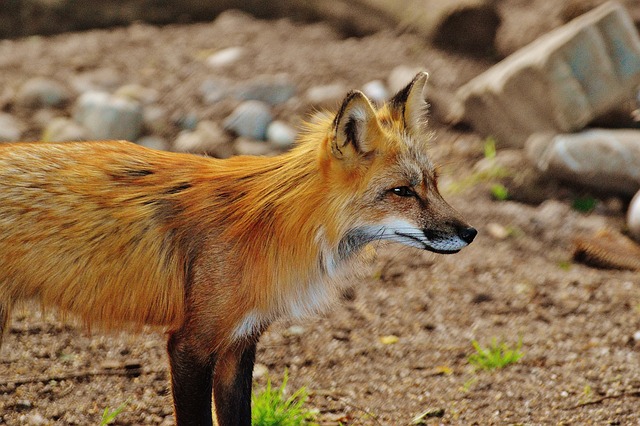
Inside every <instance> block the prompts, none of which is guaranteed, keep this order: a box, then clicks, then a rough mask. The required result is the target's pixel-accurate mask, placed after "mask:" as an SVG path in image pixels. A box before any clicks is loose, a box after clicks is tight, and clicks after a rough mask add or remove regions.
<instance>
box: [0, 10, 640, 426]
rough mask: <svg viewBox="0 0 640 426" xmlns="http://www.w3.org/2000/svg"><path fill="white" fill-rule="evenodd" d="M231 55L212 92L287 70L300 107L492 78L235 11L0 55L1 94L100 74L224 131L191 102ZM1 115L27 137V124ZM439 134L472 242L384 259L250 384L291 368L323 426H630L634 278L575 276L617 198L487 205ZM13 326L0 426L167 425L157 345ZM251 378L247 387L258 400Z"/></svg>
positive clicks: (419, 54)
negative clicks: (315, 97) (406, 72)
mask: <svg viewBox="0 0 640 426" xmlns="http://www.w3.org/2000/svg"><path fill="white" fill-rule="evenodd" d="M554 4H556V2H553V1H547V2H545V1H533V2H521V1H516V0H513V1H508V2H507V1H505V2H503V6H502V9H501V10H502V12H503V13H504V14H505V22H506V23H505V28H507V29H511V31H512V34H508V33H506V34H499V37H500V39H499V43H502V44H503V45H511V46H513V43H515V41H513V40H516V39H517V38H518V37H517V36H514V35H513V34H516V33H517V34H519V32H516V31H515V29H516V28H517V25H516V24H517V19H519V18H518V17H519V16H523V13H524V12H527V13H528V15H527V16H528V19H526V20H525V21H523V22H526V23H527V25H529V26H530V27H531V28H526V26H525V28H520V29H518V31H522V32H526V33H527V37H530V36H531V34H533V33H535V31H542V30H546V29H548V28H550V27H553V26H555V25H558V24H559V21H558V18H557V16H558V15H557V13H558V11H557V9H558V8H557V7H555V8H554V6H553V5H554ZM550 11H551V12H550ZM510 12H512V14H511V15H510V14H509V13H510ZM531 14H534V16H535V17H536V18H537V19H533V18H532V17H531ZM534 24H535V25H534ZM517 34H516V35H517ZM229 46H244V47H245V48H247V49H248V51H249V52H250V54H249V55H247V57H246V59H245V60H242V61H241V62H239V63H238V64H237V65H233V66H231V67H229V68H226V69H224V70H223V71H221V72H219V73H218V74H217V75H218V76H223V77H227V78H230V79H233V80H236V81H242V80H245V79H251V78H254V77H255V76H257V75H260V74H277V73H285V74H287V75H288V77H289V78H290V79H291V80H292V81H293V82H295V84H296V85H297V87H298V90H299V93H300V94H303V93H304V92H305V91H306V89H307V88H309V87H311V86H313V85H319V84H327V83H332V82H336V81H337V82H342V83H344V84H345V85H346V86H347V87H352V88H359V87H361V86H362V85H363V84H364V83H366V82H368V81H371V80H373V79H386V77H387V76H388V75H389V72H390V71H391V70H392V69H393V68H394V67H396V66H397V65H408V66H419V67H423V68H425V69H427V70H428V71H429V72H430V74H431V76H432V80H431V81H432V83H433V84H434V85H435V86H437V87H438V88H439V89H440V90H442V91H444V93H445V94H446V93H451V92H453V90H454V89H455V88H457V87H459V86H460V85H461V84H463V83H464V82H466V81H467V80H469V79H470V78H472V77H473V76H475V75H476V74H478V73H480V72H481V71H482V70H484V69H486V68H488V67H489V66H490V65H491V64H492V63H493V62H494V61H495V58H484V59H483V58H471V57H465V56H462V55H456V54H451V53H448V52H445V51H442V50H437V49H434V48H432V47H430V46H426V45H424V44H423V43H422V42H421V40H420V39H419V38H418V37H416V36H414V35H411V34H406V33H397V32H391V31H389V32H383V33H379V34H375V35H372V36H369V37H366V38H361V39H343V38H341V37H340V36H339V35H338V34H336V33H335V32H334V31H333V30H331V29H330V28H329V27H327V26H325V25H323V24H305V25H301V24H293V23H291V22H289V21H287V20H279V21H274V22H266V21H258V20H254V19H252V18H250V17H247V16H246V15H241V14H238V13H227V14H225V15H223V16H222V17H220V18H219V19H218V20H216V21H214V22H212V23H206V24H195V25H186V26H169V27H165V28H154V27H150V26H144V25H133V26H131V27H129V28H122V29H114V30H109V31H90V32H87V33H83V34H65V35H60V36H55V37H50V38H37V37H33V38H28V39H24V40H15V41H0V95H1V94H2V91H3V88H4V90H5V93H6V90H7V88H11V87H13V88H15V87H18V86H19V85H20V84H21V83H22V82H24V81H26V80H27V79H28V78H31V77H33V76H47V77H51V78H54V79H56V80H57V81H60V82H67V81H70V80H71V79H73V78H76V77H78V76H79V75H85V76H87V75H96V74H98V73H100V72H104V70H105V69H106V70H109V71H108V72H109V73H111V75H113V76H115V78H116V79H117V80H118V83H119V84H124V83H139V84H141V85H143V86H145V87H151V88H154V89H156V90H158V91H159V92H160V93H161V95H162V97H161V99H160V101H159V103H160V104H161V105H162V106H163V107H165V108H167V109H168V110H169V111H170V113H171V116H179V115H180V114H182V115H184V114H187V113H192V114H195V115H196V116H197V117H198V118H200V119H205V118H206V119H213V120H221V119H222V118H224V116H225V115H226V114H228V112H229V111H230V110H231V108H232V106H233V105H232V104H229V103H225V102H221V103H220V104H219V105H214V106H211V105H205V104H203V103H202V101H201V100H200V96H199V95H198V88H199V86H200V84H201V83H202V81H203V80H204V79H206V78H207V77H210V76H211V75H212V73H213V72H212V71H211V69H209V68H207V66H206V64H205V63H204V58H206V56H207V54H208V53H211V52H214V51H216V50H218V49H221V48H225V47H229ZM0 98H1V96H0ZM2 106H3V108H4V109H5V110H8V111H9V112H11V113H12V114H14V115H15V116H16V117H18V118H20V119H21V120H23V121H24V122H25V123H26V124H27V126H28V131H27V133H26V134H27V137H28V138H36V137H37V135H38V134H39V132H40V131H41V127H42V125H41V124H40V123H39V121H38V116H36V115H34V114H33V111H28V110H20V109H19V108H16V107H14V106H12V105H11V103H10V102H6V103H4V104H3V105H2ZM435 107H437V105H435ZM50 113H51V114H53V115H58V114H68V111H67V110H66V109H64V108H63V109H61V110H57V111H52V112H50ZM308 113H309V108H308V106H307V105H305V103H304V102H303V101H302V100H301V97H299V98H296V99H293V100H291V101H289V102H287V103H286V104H284V105H282V106H280V107H278V108H277V109H276V115H277V116H278V118H280V119H283V120H285V121H288V122H289V123H291V124H293V125H298V124H299V123H300V120H302V119H303V118H304V117H305V116H306V115H307V114H308ZM39 115H40V116H42V115H43V114H42V113H41V114H39ZM496 119H499V118H498V117H497V118H496ZM432 124H433V128H434V130H435V132H436V139H435V142H434V146H433V157H434V159H435V161H436V162H437V163H440V164H441V165H442V166H443V178H442V180H441V188H442V191H443V193H444V194H445V197H446V198H447V199H448V200H449V201H450V202H451V203H452V204H453V205H454V206H455V207H456V208H457V209H459V210H460V211H461V212H462V213H463V214H464V215H465V216H466V217H467V219H468V220H469V221H470V223H472V224H473V225H475V226H476V227H477V228H478V230H479V235H478V237H477V239H476V241H475V242H474V243H473V244H472V245H471V246H470V247H468V248H466V249H464V250H463V251H462V252H461V253H459V254H457V255H452V256H442V255H435V254H429V253H423V252H420V251H417V250H412V249H406V248H402V247H399V246H386V247H381V248H380V250H379V251H380V257H379V259H378V261H377V262H376V264H375V265H374V266H373V267H372V269H371V271H370V272H368V273H367V278H365V279H363V280H361V281H359V282H354V283H353V292H351V293H350V294H349V295H347V296H348V297H345V298H344V300H342V301H341V302H340V303H337V304H336V305H335V307H334V308H333V309H332V310H331V311H329V312H327V314H326V315H324V316H319V317H316V318H312V319H310V320H308V321H304V322H299V323H291V322H280V323H277V324H275V325H274V326H273V327H272V328H271V329H270V330H269V331H268V332H267V333H266V334H265V335H264V337H263V338H262V340H261V343H260V345H259V353H258V359H257V362H258V363H259V364H260V366H259V368H258V370H260V371H263V372H264V370H265V369H266V371H268V374H269V375H270V376H271V377H272V378H273V380H274V381H275V382H276V383H280V381H281V378H282V375H283V373H284V371H285V369H288V371H289V376H290V382H289V383H290V389H297V388H298V387H300V386H306V387H307V389H308V391H309V394H310V398H309V402H308V405H309V406H310V407H312V408H315V409H317V410H318V411H319V422H320V424H322V425H337V424H338V423H339V422H342V423H343V424H349V425H408V424H411V421H412V419H413V418H414V417H415V416H417V415H419V414H421V413H424V412H426V411H430V413H431V417H427V418H426V420H425V424H433V425H435V424H463V425H468V424H478V425H486V424H496V425H502V424H531V425H538V424H573V425H584V424H598V425H605V424H609V425H635V424H640V408H638V407H640V342H639V341H637V340H634V333H637V332H638V331H639V330H640V274H639V273H637V272H630V271H617V270H601V269H594V268H591V267H588V266H585V265H582V264H579V263H574V262H572V261H571V249H572V243H573V239H574V238H576V237H578V236H580V235H583V234H589V233H591V232H593V231H595V230H598V229H600V228H602V227H605V226H609V227H611V228H614V229H622V227H623V223H624V211H625V200H619V199H617V198H614V197H605V198H604V199H602V200H601V202H600V203H599V205H598V207H597V208H596V209H595V210H594V211H593V212H592V213H590V214H583V213H579V212H576V211H575V210H572V209H571V198H572V197H573V196H575V195H576V194H580V192H579V191H575V190H572V189H571V188H566V187H559V188H556V189H554V190H549V193H548V194H547V197H546V198H547V200H546V201H544V202H543V203H541V204H538V205H532V204H523V203H518V202H515V201H494V200H492V198H491V196H490V194H489V191H488V190H487V185H486V184H484V183H482V184H478V185H466V186H465V185H462V188H461V185H460V182H465V179H466V178H467V177H468V176H470V175H471V174H472V168H473V166H474V164H475V163H476V162H478V161H479V160H481V159H482V158H483V140H482V139H481V138H480V137H479V136H477V135H475V134H474V133H472V132H471V131H465V130H464V129H462V130H460V129H452V128H449V127H447V126H444V125H442V124H440V123H438V122H437V121H436V120H432ZM171 132H172V131H171V130H169V131H167V135H165V136H171ZM467 181H468V180H467ZM456 184H457V185H456ZM454 188H456V189H455V190H454ZM497 226H499V227H502V228H503V229H506V230H507V231H508V232H507V235H506V236H501V235H499V232H496V231H495V229H496V227H497ZM12 319H13V324H12V327H11V329H10V332H9V334H8V335H7V337H6V340H5V345H4V347H3V348H2V351H1V352H0V424H7V425H21V424H34V425H36V424H43V425H48V424H56V425H67V424H79V425H89V424H98V423H99V420H100V417H101V414H102V411H103V410H104V409H105V408H107V407H109V408H112V409H113V408H115V407H118V406H119V405H121V404H123V403H125V402H126V406H125V408H124V410H123V412H122V413H121V414H120V415H119V416H118V417H117V420H116V422H115V424H120V425H137V424H165V425H168V424H173V419H172V416H171V414H172V408H171V397H170V390H169V382H168V372H167V362H166V354H165V339H164V336H163V334H162V333H161V332H154V331H149V332H148V333H142V334H126V333H122V334H106V335H104V334H100V333H99V332H95V331H94V332H93V334H89V333H88V332H87V330H86V329H84V328H83V327H81V326H76V325H74V324H73V322H70V321H62V320H61V319H60V318H59V317H57V316H55V315H54V313H52V312H46V313H44V314H43V313H42V312H41V311H40V310H39V308H38V307H26V308H24V309H18V310H16V311H15V312H14V314H13V316H12ZM384 336H396V337H397V342H396V343H389V341H385V342H386V343H387V344H385V343H383V341H384V339H383V341H381V337H384ZM494 338H496V339H498V340H504V341H506V342H509V343H512V344H516V343H517V342H518V341H519V340H520V339H521V341H522V351H523V352H524V357H523V358H522V360H521V361H520V362H519V363H517V364H515V365H511V366H509V367H507V368H504V369H501V370H496V371H492V372H487V371H475V370H474V369H473V368H472V367H470V365H469V363H468V361H467V356H468V355H470V354H471V353H472V352H473V347H472V343H471V342H472V341H473V340H477V341H479V342H480V343H481V344H488V343H490V342H491V340H492V339H494ZM392 341H393V340H392ZM258 376H259V377H257V379H256V385H255V388H256V389H259V388H260V387H262V386H263V385H264V383H265V375H264V374H262V375H260V374H259V375H258Z"/></svg>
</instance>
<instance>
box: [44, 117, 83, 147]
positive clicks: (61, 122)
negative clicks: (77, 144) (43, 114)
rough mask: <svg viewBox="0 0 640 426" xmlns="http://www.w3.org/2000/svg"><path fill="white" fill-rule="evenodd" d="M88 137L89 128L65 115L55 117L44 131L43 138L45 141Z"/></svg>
mask: <svg viewBox="0 0 640 426" xmlns="http://www.w3.org/2000/svg"><path fill="white" fill-rule="evenodd" d="M87 139H88V132H87V129H85V128H84V127H82V126H81V125H79V124H78V123H76V122H75V121H73V120H70V119H68V118H65V117H58V118H54V119H53V120H51V122H50V123H49V124H48V125H47V126H46V127H45V129H44V131H43V132H42V140H43V141H45V142H68V141H82V140H87Z"/></svg>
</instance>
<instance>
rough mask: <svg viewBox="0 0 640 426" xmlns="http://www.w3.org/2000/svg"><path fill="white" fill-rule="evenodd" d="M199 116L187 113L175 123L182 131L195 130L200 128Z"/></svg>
mask: <svg viewBox="0 0 640 426" xmlns="http://www.w3.org/2000/svg"><path fill="white" fill-rule="evenodd" d="M198 121H199V120H198V116H197V115H195V114H193V113H187V114H185V115H183V116H181V117H178V118H177V119H176V120H175V123H176V124H177V125H178V127H180V128H181V129H182V130H195V129H196V127H198Z"/></svg>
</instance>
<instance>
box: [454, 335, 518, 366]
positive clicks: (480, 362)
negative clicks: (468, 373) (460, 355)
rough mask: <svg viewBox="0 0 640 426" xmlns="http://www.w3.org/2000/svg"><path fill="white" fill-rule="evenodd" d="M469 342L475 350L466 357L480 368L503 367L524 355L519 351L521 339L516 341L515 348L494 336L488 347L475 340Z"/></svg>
mask: <svg viewBox="0 0 640 426" xmlns="http://www.w3.org/2000/svg"><path fill="white" fill-rule="evenodd" d="M471 343H472V345H473V347H474V348H475V350H476V352H475V353H473V354H471V355H469V357H468V358H467V359H468V361H469V363H470V364H471V365H473V366H474V367H476V368H478V369H481V370H495V369H496V368H503V367H506V366H507V365H509V364H514V363H516V362H518V361H519V360H520V358H522V357H523V356H524V353H522V352H521V351H520V349H522V339H521V340H519V341H518V344H517V345H516V347H515V348H511V346H510V345H507V344H506V343H505V342H500V343H498V341H497V340H496V339H495V338H494V339H493V340H492V341H491V344H490V345H489V347H488V348H482V347H481V346H480V344H479V343H478V342H477V341H476V340H474V341H473V342H471Z"/></svg>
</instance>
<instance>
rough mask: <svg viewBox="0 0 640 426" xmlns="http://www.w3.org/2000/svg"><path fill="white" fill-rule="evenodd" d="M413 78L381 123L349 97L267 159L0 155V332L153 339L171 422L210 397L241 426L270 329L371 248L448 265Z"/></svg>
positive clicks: (20, 147) (190, 414)
mask: <svg viewBox="0 0 640 426" xmlns="http://www.w3.org/2000/svg"><path fill="white" fill-rule="evenodd" d="M426 79H427V76H426V73H421V74H418V76H416V78H415V79H414V80H413V82H411V84H409V85H408V86H407V87H406V88H405V89H404V90H402V91H401V92H399V93H398V94H397V95H396V96H395V97H394V98H393V99H392V100H391V101H389V102H388V103H387V104H385V105H384V106H382V107H381V108H379V109H376V108H374V107H373V106H372V105H371V103H370V102H369V101H368V100H367V98H366V97H365V96H364V95H363V94H362V93H360V92H351V93H350V94H348V95H347V97H346V98H345V100H344V102H343V103H342V106H341V108H340V110H339V112H338V113H337V114H325V115H323V116H321V117H319V118H318V119H317V120H316V121H315V122H313V123H311V124H309V125H308V128H307V129H306V132H305V134H304V136H302V137H301V140H300V141H299V143H298V145H297V146H296V147H295V148H294V149H293V150H291V151H290V152H288V153H285V154H282V155H280V156H277V157H271V158H267V157H251V156H238V157H233V158H230V159H227V160H218V159H213V158H206V157H200V156H195V155H188V154H177V153H169V152H161V151H154V150H149V149H146V148H142V147H139V146H137V145H134V144H131V143H128V142H119V141H110V142H73V143H64V144H50V143H18V144H0V336H1V335H2V332H3V331H6V328H7V325H8V318H9V313H10V310H11V307H12V306H13V305H14V304H15V303H16V302H19V301H21V300H29V299H34V300H39V301H40V302H41V303H42V304H43V305H44V306H56V307H58V308H60V309H61V310H62V311H65V312H69V313H72V314H74V315H76V316H78V317H79V318H81V319H82V320H83V321H85V322H86V323H87V324H95V325H99V326H102V327H107V328H111V327H122V326H131V325H134V326H135V325H144V324H150V325H157V326H163V327H165V328H166V329H167V331H168V335H169V341H168V353H169V359H170V364H171V378H172V392H173V397H174V408H175V414H176V421H177V423H178V424H179V425H210V424H212V413H211V398H212V389H213V398H214V402H215V407H216V416H217V419H218V422H219V424H220V425H221V426H229V425H249V424H250V422H251V420H250V418H251V406H250V405H251V404H250V401H251V377H252V374H251V373H252V369H253V363H254V358H255V348H256V343H257V341H258V338H259V336H260V334H261V333H262V332H263V331H264V330H265V329H266V328H267V327H268V326H269V324H270V323H271V322H273V321H274V320H275V319H277V318H278V317H281V316H303V315H305V314H308V313H313V312H315V311H317V310H319V309H321V308H322V307H323V306H325V305H326V304H328V303H329V302H330V301H331V300H332V296H334V295H335V293H336V292H337V291H338V289H339V286H340V282H342V281H343V278H344V276H345V275H347V274H349V273H350V271H351V270H353V269H354V265H357V261H358V259H359V258H360V257H361V253H362V249H363V247H364V246H365V245H367V244H368V243H370V242H373V241H377V240H391V241H396V242H399V243H402V244H405V245H409V246H412V247H416V248H419V249H426V250H431V251H435V252H439V253H454V252H456V251H458V250H460V249H461V248H463V247H464V246H466V245H467V244H469V243H470V242H471V241H472V240H473V238H474V237H475V235H476V231H475V229H473V228H471V227H469V226H468V225H467V224H466V223H465V222H464V221H463V220H462V219H461V218H460V217H459V215H458V214H457V213H456V212H455V211H454V210H453V209H452V208H451V207H450V206H449V205H448V204H447V203H446V202H445V201H444V200H443V199H442V198H441V196H440V195H439V193H438V189H437V186H436V184H437V176H436V171H435V169H434V166H433V165H432V164H431V162H430V160H429V158H428V156H427V154H426V148H427V141H428V138H429V137H428V136H429V135H428V133H426V132H425V130H424V129H423V121H424V114H425V112H426V103H425V101H424V97H423V88H424V86H425V83H426ZM0 339H1V337H0ZM0 342H1V340H0Z"/></svg>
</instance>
